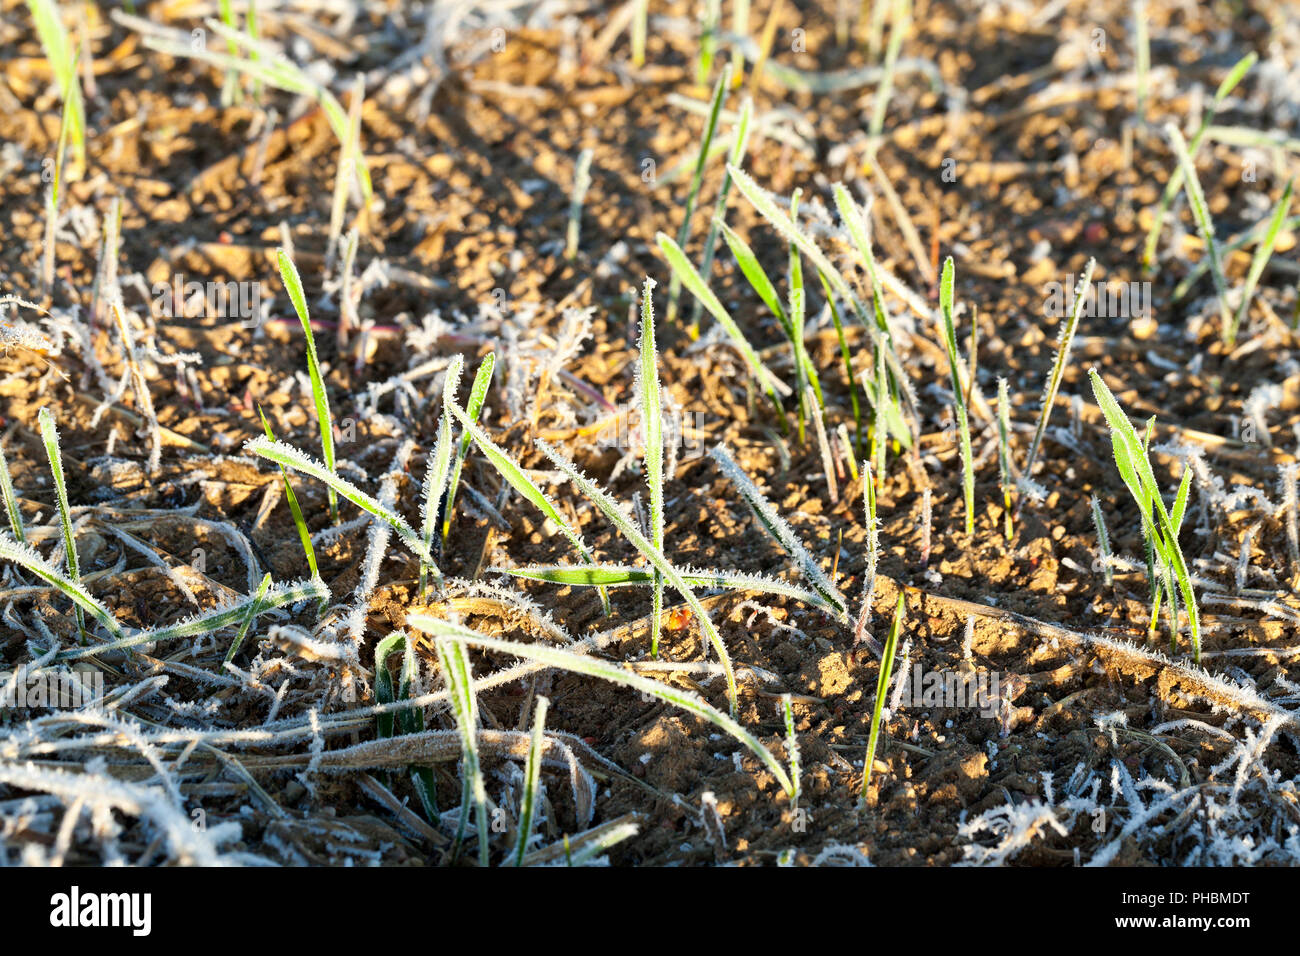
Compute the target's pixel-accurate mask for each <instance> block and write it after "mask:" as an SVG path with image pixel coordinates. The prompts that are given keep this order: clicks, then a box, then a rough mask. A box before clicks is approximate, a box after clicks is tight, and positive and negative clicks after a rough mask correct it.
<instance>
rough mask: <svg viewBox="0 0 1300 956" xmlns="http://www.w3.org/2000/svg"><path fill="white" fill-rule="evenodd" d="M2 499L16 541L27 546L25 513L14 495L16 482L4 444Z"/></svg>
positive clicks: (0, 476)
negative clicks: (10, 470)
mask: <svg viewBox="0 0 1300 956" xmlns="http://www.w3.org/2000/svg"><path fill="white" fill-rule="evenodd" d="M0 498H3V499H4V506H5V514H6V515H7V516H8V518H9V530H10V531H11V532H13V536H14V540H15V541H17V542H18V543H19V544H26V543H27V535H26V533H25V532H24V531H23V513H22V512H21V511H20V510H19V509H18V496H17V495H16V494H15V493H14V481H13V477H12V476H11V475H10V474H9V460H8V459H7V458H5V449H4V444H3V443H0Z"/></svg>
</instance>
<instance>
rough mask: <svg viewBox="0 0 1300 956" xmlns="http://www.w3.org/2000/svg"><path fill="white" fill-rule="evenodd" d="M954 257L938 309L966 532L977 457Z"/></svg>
mask: <svg viewBox="0 0 1300 956" xmlns="http://www.w3.org/2000/svg"><path fill="white" fill-rule="evenodd" d="M953 271H954V269H953V264H952V256H949V257H948V258H947V259H945V260H944V262H943V276H942V277H941V278H940V280H939V310H940V311H941V312H942V313H943V341H944V346H945V347H946V348H947V349H948V368H949V370H950V371H951V373H952V375H951V377H952V391H953V408H954V410H955V411H956V414H957V438H958V441H959V442H960V443H961V444H960V447H961V476H962V478H961V487H962V497H963V498H964V499H965V502H966V533H967V534H971V533H972V532H973V531H974V530H975V459H974V457H973V455H972V454H971V447H970V422H969V421H967V419H966V393H965V391H964V390H963V389H962V387H961V375H960V373H959V372H958V369H959V368H960V364H959V363H960V359H958V357H957V333H956V330H955V329H954V328H953V322H952V285H953Z"/></svg>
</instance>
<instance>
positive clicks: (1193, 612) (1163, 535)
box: [1088, 369, 1201, 663]
mask: <svg viewBox="0 0 1300 956" xmlns="http://www.w3.org/2000/svg"><path fill="white" fill-rule="evenodd" d="M1088 376H1089V378H1090V379H1091V380H1092V391H1093V395H1094V396H1096V399H1097V404H1098V406H1099V407H1100V408H1101V410H1102V414H1103V415H1105V417H1106V422H1107V424H1108V425H1109V426H1110V435H1111V449H1112V451H1113V452H1114V455H1115V465H1116V467H1118V468H1119V473H1120V477H1121V478H1122V479H1123V480H1124V484H1125V485H1126V486H1127V487H1128V489H1129V493H1130V494H1132V496H1133V500H1134V501H1136V502H1137V505H1138V509H1139V510H1140V511H1141V512H1142V523H1143V527H1144V529H1145V531H1146V532H1147V533H1148V537H1149V540H1150V542H1151V544H1152V547H1153V549H1154V551H1155V552H1156V557H1157V558H1158V559H1159V560H1160V562H1161V563H1162V564H1163V566H1164V567H1163V575H1162V576H1163V578H1164V580H1165V590H1166V591H1167V593H1168V597H1169V600H1170V605H1171V607H1170V610H1171V614H1172V617H1173V629H1172V632H1171V634H1170V642H1171V644H1173V645H1175V646H1176V643H1177V639H1178V632H1177V626H1178V618H1177V609H1176V607H1175V606H1174V605H1175V598H1176V594H1175V591H1174V581H1175V580H1176V582H1177V587H1178V591H1179V592H1181V594H1182V600H1183V606H1184V607H1185V608H1186V609H1187V621H1188V626H1189V628H1190V630H1191V635H1192V656H1193V659H1194V660H1195V661H1196V662H1197V663H1200V659H1201V624H1200V615H1199V613H1198V612H1197V608H1196V594H1195V592H1194V591H1193V590H1192V576H1191V571H1190V570H1189V568H1188V566H1187V562H1186V561H1185V560H1184V558H1183V549H1182V547H1181V546H1180V545H1179V543H1178V530H1179V527H1180V526H1181V525H1182V519H1183V513H1184V510H1185V509H1186V507H1187V496H1188V492H1189V490H1190V488H1191V473H1192V470H1191V468H1187V469H1186V470H1185V471H1184V473H1183V480H1182V483H1181V485H1180V486H1179V488H1178V493H1177V495H1176V496H1175V499H1174V507H1173V512H1172V513H1171V512H1170V511H1169V509H1168V508H1166V507H1165V502H1164V499H1163V498H1162V497H1161V494H1160V487H1159V485H1158V484H1157V483H1156V478H1155V473H1154V472H1152V470H1151V462H1150V460H1149V458H1148V457H1147V450H1146V447H1145V445H1144V443H1143V442H1142V440H1141V439H1140V438H1138V434H1137V431H1136V430H1135V429H1134V428H1133V423H1132V422H1130V421H1129V419H1128V416H1127V415H1125V414H1124V411H1123V409H1121V408H1120V406H1119V403H1118V402H1116V401H1115V396H1113V395H1112V394H1111V392H1110V389H1109V388H1107V387H1106V383H1105V382H1103V381H1102V379H1101V376H1100V375H1098V374H1097V370H1096V369H1089V370H1088ZM1153 509H1154V515H1155V518H1154V519H1153V518H1152V513H1153ZM1171 579H1173V580H1171ZM1157 611H1158V608H1156V607H1153V610H1152V618H1153V619H1154V618H1155V616H1156V613H1157Z"/></svg>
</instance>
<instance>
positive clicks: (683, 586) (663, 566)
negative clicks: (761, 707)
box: [537, 439, 737, 714]
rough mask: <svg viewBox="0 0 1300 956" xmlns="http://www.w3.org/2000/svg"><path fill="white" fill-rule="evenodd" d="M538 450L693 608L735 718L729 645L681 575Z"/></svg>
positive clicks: (577, 476)
mask: <svg viewBox="0 0 1300 956" xmlns="http://www.w3.org/2000/svg"><path fill="white" fill-rule="evenodd" d="M537 447H538V448H540V449H541V450H542V454H544V455H545V456H546V457H547V458H549V459H550V460H551V463H552V464H554V465H555V467H557V468H559V469H560V471H562V472H564V473H565V474H566V475H567V476H568V478H569V480H570V481H572V482H573V483H574V485H576V486H577V488H578V490H579V491H581V492H582V493H583V494H584V495H586V496H587V498H588V499H590V500H591V503H592V504H594V505H595V506H596V507H597V508H599V509H600V511H601V512H602V513H603V514H604V515H605V517H606V518H608V519H609V520H610V522H611V523H612V524H613V525H614V527H616V528H618V530H619V531H621V532H622V533H623V536H624V537H625V538H627V540H628V541H630V542H631V543H632V546H633V547H635V548H636V549H637V550H638V551H640V552H641V554H642V555H644V556H645V558H646V559H647V560H648V561H649V562H650V563H651V565H653V566H654V568H655V570H657V571H658V572H659V573H660V574H662V575H663V576H664V580H666V581H667V582H668V583H669V584H670V585H672V587H673V588H674V589H675V590H676V591H677V592H678V593H679V594H680V595H681V596H682V597H683V598H684V599H685V600H686V603H687V604H689V605H690V607H691V610H692V611H693V612H694V613H695V619H696V620H697V621H698V622H699V624H700V630H701V631H702V632H703V633H704V636H705V638H706V639H707V640H708V642H709V644H710V645H711V646H712V647H713V650H714V653H716V654H717V655H718V663H719V664H721V665H722V669H723V671H724V672H725V674H726V676H727V699H728V701H729V703H730V705H731V710H732V713H733V714H734V713H735V710H736V706H737V698H736V675H735V672H734V671H733V670H732V667H731V655H730V654H728V653H727V645H726V644H724V643H723V641H722V635H721V634H719V633H718V629H717V628H716V627H714V626H713V621H712V620H710V619H709V614H708V612H707V611H706V610H705V609H704V605H703V604H701V603H700V600H699V598H697V597H696V596H695V592H694V591H693V590H691V587H690V585H688V584H687V583H686V582H685V581H684V580H683V579H682V576H681V574H680V573H679V572H678V571H677V569H676V568H675V567H673V565H672V564H670V563H669V561H668V559H667V558H665V557H664V554H663V552H662V551H661V550H660V549H659V548H656V547H655V546H654V545H653V544H652V543H651V542H650V541H649V540H648V539H647V538H646V537H645V535H643V534H642V533H641V532H640V531H638V530H637V527H636V525H635V524H634V523H633V522H632V521H630V520H629V519H628V516H627V515H626V514H624V513H623V510H622V509H621V508H619V506H618V503H617V502H615V501H614V499H613V498H611V497H610V496H609V495H608V494H607V493H606V492H605V491H604V490H602V489H601V488H600V487H599V486H597V485H596V483H595V482H594V481H592V480H591V479H590V478H588V477H587V476H586V475H584V474H583V473H582V472H580V471H579V470H578V468H577V466H576V465H574V464H573V463H572V462H571V461H569V460H568V459H567V458H565V457H564V456H563V455H561V454H560V453H559V452H558V451H556V450H555V449H554V448H552V447H551V446H550V445H549V444H547V443H546V442H544V441H542V440H541V439H538V441H537Z"/></svg>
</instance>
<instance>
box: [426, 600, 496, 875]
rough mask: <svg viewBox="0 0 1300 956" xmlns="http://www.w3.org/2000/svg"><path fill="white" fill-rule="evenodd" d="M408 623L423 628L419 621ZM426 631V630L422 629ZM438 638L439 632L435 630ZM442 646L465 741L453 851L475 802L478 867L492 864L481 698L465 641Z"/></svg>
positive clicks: (439, 639) (444, 669) (445, 673)
mask: <svg viewBox="0 0 1300 956" xmlns="http://www.w3.org/2000/svg"><path fill="white" fill-rule="evenodd" d="M407 620H408V623H410V624H411V625H412V626H413V627H419V623H418V621H417V620H413V619H411V618H408V619H407ZM421 629H422V628H421ZM430 633H434V634H435V635H436V633H437V632H433V631H431V632H430ZM434 640H435V643H436V644H437V647H438V660H439V661H441V662H442V673H443V677H445V678H446V681H447V690H448V691H449V692H450V695H451V709H452V713H453V714H454V715H455V717H456V729H457V730H458V731H460V739H461V776H462V781H461V793H460V821H459V822H458V823H457V824H456V842H455V845H454V849H453V851H452V853H453V856H454V855H455V852H456V849H458V848H459V847H460V843H461V841H462V840H463V839H464V838H465V827H466V824H467V823H468V822H469V804H470V800H473V801H474V829H475V830H476V831H477V832H478V864H479V866H487V865H488V811H487V789H486V788H485V787H484V786H483V770H482V768H481V767H480V766H479V756H478V724H479V720H478V695H477V694H475V693H474V675H473V672H472V671H471V670H470V664H469V657H468V655H467V654H466V653H465V642H464V640H463V639H459V640H451V639H448V638H443V637H436V636H435V638H434Z"/></svg>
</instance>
